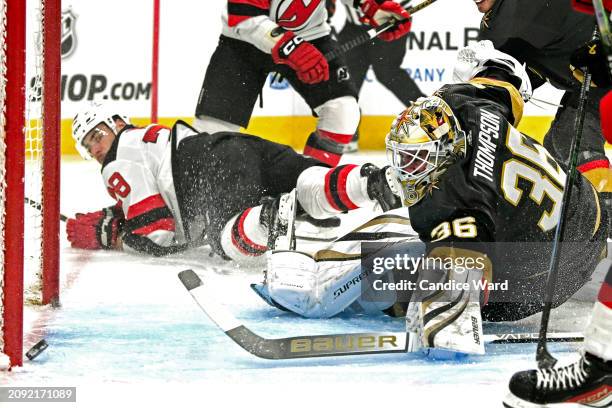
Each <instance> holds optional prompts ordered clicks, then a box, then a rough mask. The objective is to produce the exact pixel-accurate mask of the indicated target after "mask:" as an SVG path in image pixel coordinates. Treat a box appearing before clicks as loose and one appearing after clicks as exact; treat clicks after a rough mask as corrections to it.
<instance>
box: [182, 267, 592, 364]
mask: <svg viewBox="0 0 612 408" xmlns="http://www.w3.org/2000/svg"><path fill="white" fill-rule="evenodd" d="M178 277H179V279H180V280H181V282H182V283H183V285H184V286H185V288H186V289H187V290H188V291H189V294H190V295H191V296H192V297H193V299H194V300H195V302H196V303H197V304H198V306H200V308H201V309H202V311H204V313H205V314H206V315H207V316H208V317H209V318H210V319H211V320H212V321H213V323H215V324H216V325H217V326H218V327H219V328H220V329H221V330H223V331H224V332H225V334H226V335H227V336H229V337H230V338H231V339H232V340H233V341H234V342H235V343H236V344H238V345H239V346H240V347H242V348H243V349H244V350H246V351H248V352H249V353H251V354H253V355H254V356H257V357H260V358H265V359H269V360H287V359H294V358H313V357H331V356H354V355H361V354H390V353H406V352H407V351H408V334H407V333H393V332H378V333H344V334H327V335H314V336H295V337H285V338H276V339H267V338H264V337H261V336H259V335H258V334H256V333H254V332H253V331H251V330H250V329H249V328H248V327H246V326H245V325H244V324H243V323H241V322H240V321H238V320H237V319H236V318H235V317H234V316H232V315H231V313H229V312H228V311H227V310H226V309H224V308H223V307H222V306H221V305H219V304H217V303H215V302H214V301H213V300H212V299H210V298H209V297H208V296H207V293H206V290H205V288H204V284H203V282H202V280H201V279H200V277H199V276H198V275H197V274H196V273H195V272H194V271H193V270H191V269H188V270H185V271H182V272H179V274H178ZM583 340H584V337H583V336H582V334H580V333H560V334H550V335H549V337H548V341H549V342H580V341H583ZM484 341H485V342H486V343H489V344H511V343H536V342H537V341H538V333H506V334H493V335H485V336H484Z"/></svg>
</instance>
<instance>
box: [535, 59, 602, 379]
mask: <svg viewBox="0 0 612 408" xmlns="http://www.w3.org/2000/svg"><path fill="white" fill-rule="evenodd" d="M583 72H584V82H583V83H582V86H581V87H580V102H579V103H578V114H577V115H576V121H575V122H574V129H575V134H576V136H575V137H574V138H573V139H572V144H571V147H570V155H569V157H570V163H569V174H568V176H567V179H566V182H565V189H564V190H563V199H562V200H561V211H560V212H559V222H558V223H557V228H556V229H555V237H554V240H553V248H552V253H551V255H550V268H549V271H548V279H547V281H546V289H545V292H544V303H543V305H542V306H543V308H542V321H541V323H540V340H539V341H538V347H537V351H536V359H537V361H538V366H539V367H540V368H552V367H553V366H554V365H555V364H556V362H557V360H556V359H555V358H554V357H553V356H552V355H551V354H550V352H549V351H548V348H547V346H546V333H547V331H548V323H549V321H550V311H551V309H552V301H553V297H554V294H555V286H556V284H557V275H558V272H559V248H560V247H561V245H562V242H564V241H565V228H564V227H565V221H566V220H565V218H566V213H567V209H568V207H569V203H570V199H571V196H572V189H573V185H574V180H575V178H576V174H577V172H578V170H577V169H576V164H577V162H578V151H579V148H580V141H581V139H582V129H583V127H584V117H585V113H586V112H585V111H586V103H587V99H588V97H589V88H590V86H591V73H590V72H589V71H588V69H587V68H583Z"/></svg>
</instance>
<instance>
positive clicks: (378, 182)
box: [360, 163, 402, 212]
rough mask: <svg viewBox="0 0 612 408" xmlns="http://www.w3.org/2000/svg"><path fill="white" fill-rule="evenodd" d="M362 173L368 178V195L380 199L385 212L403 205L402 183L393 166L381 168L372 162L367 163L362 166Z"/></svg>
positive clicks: (373, 198) (379, 202)
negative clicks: (401, 196)
mask: <svg viewBox="0 0 612 408" xmlns="http://www.w3.org/2000/svg"><path fill="white" fill-rule="evenodd" d="M360 174H361V176H362V177H366V178H367V190H368V196H369V197H370V198H371V199H372V200H376V201H378V204H379V205H380V208H381V209H382V210H383V212H387V211H389V210H393V209H395V208H400V207H401V206H402V200H401V198H400V195H401V192H400V191H401V185H400V183H399V180H398V179H397V176H396V174H395V170H394V169H393V168H391V166H385V167H383V168H382V169H379V168H378V167H376V166H374V165H373V164H371V163H366V164H364V165H363V166H361V171H360Z"/></svg>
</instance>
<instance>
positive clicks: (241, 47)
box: [194, 36, 270, 134]
mask: <svg viewBox="0 0 612 408" xmlns="http://www.w3.org/2000/svg"><path fill="white" fill-rule="evenodd" d="M268 68H270V58H269V55H267V54H265V53H263V52H261V51H259V50H258V49H257V48H256V47H255V46H253V45H251V44H248V43H246V42H244V41H239V40H235V39H232V38H228V37H225V36H221V37H220V38H219V44H218V45H217V48H216V49H215V52H214V53H213V55H212V57H211V59H210V63H209V64H208V67H207V69H206V75H205V76H204V82H203V83H202V88H201V90H200V95H199V97H198V103H197V105H196V111H195V120H194V127H195V128H196V129H197V130H199V131H200V132H206V133H210V134H212V133H215V132H223V131H238V130H239V129H240V126H242V127H247V126H248V124H249V120H250V118H251V114H252V113H253V107H254V105H255V101H256V100H257V97H258V95H259V93H260V90H261V88H262V86H263V84H264V83H265V80H266V77H267V72H268Z"/></svg>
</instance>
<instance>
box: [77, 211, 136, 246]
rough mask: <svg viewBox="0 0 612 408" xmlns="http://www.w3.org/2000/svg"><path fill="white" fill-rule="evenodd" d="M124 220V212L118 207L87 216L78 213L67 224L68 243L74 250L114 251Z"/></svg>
mask: <svg viewBox="0 0 612 408" xmlns="http://www.w3.org/2000/svg"><path fill="white" fill-rule="evenodd" d="M123 220H124V217H123V211H122V210H121V207H120V206H118V205H115V206H112V207H107V208H104V209H102V210H101V211H96V212H91V213H87V214H80V213H77V214H76V215H75V218H69V219H68V221H67V222H66V233H67V234H68V241H70V244H71V245H72V247H73V248H82V249H113V248H115V245H116V243H117V238H118V237H119V232H120V229H121V225H122V224H123Z"/></svg>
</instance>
